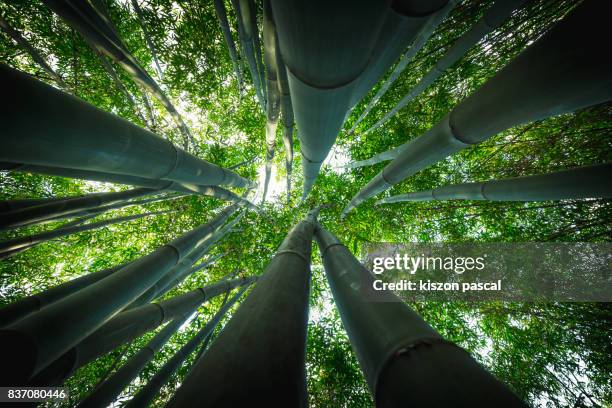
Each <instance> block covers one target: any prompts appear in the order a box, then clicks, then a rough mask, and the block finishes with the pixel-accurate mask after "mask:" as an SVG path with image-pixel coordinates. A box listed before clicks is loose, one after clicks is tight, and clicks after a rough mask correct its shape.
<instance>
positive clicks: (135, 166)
mask: <svg viewBox="0 0 612 408" xmlns="http://www.w3.org/2000/svg"><path fill="white" fill-rule="evenodd" d="M0 85H1V86H2V87H3V88H4V89H17V90H18V91H17V92H15V93H14V96H13V98H11V100H10V101H7V100H5V101H3V102H2V103H1V105H0V107H1V108H2V109H1V114H0V115H1V117H2V121H3V125H4V128H3V140H2V149H1V150H0V160H1V161H5V162H11V163H21V164H26V165H28V164H31V165H39V166H49V167H64V168H69V169H75V170H89V171H100V172H108V173H114V174H119V175H127V176H136V177H143V178H149V179H156V180H167V181H177V182H182V183H186V184H195V185H230V186H235V187H250V186H252V183H251V182H250V181H248V180H246V179H244V178H242V177H240V176H239V175H237V174H236V173H234V172H232V171H229V170H226V169H223V168H221V167H219V166H216V165H214V164H212V163H208V162H206V161H204V160H201V159H198V158H196V157H194V156H192V155H190V154H188V153H186V152H185V151H184V150H182V149H180V148H177V147H175V146H174V145H172V143H170V142H168V141H166V140H164V139H161V138H160V137H157V136H156V135H154V134H153V133H151V132H149V131H147V130H145V129H142V128H139V127H137V126H135V125H133V124H131V123H129V122H127V121H125V120H123V119H120V118H118V117H116V116H114V115H112V114H109V113H106V112H103V111H101V110H99V109H97V108H95V107H93V106H91V105H89V104H87V103H85V102H83V101H82V100H80V99H77V98H75V97H72V96H70V95H67V94H65V93H63V92H61V91H58V90H56V89H53V88H52V87H50V86H48V85H45V84H43V83H41V82H39V81H36V80H35V79H33V78H32V77H30V76H29V75H26V74H23V73H21V72H19V71H17V70H14V69H12V68H9V67H7V66H6V65H4V64H0ZM31 115H36V117H37V120H35V121H32V120H29V119H28V118H30V117H31ZM49 151H53V152H54V154H53V155H49V154H48V152H49ZM152 162H154V163H156V166H151V165H150V164H151V163H152Z"/></svg>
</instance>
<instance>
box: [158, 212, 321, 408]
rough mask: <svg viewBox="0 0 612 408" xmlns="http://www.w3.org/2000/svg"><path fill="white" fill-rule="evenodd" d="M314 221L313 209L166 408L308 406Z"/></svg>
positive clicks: (277, 254)
mask: <svg viewBox="0 0 612 408" xmlns="http://www.w3.org/2000/svg"><path fill="white" fill-rule="evenodd" d="M314 227H315V220H314V214H311V215H310V216H309V217H308V218H307V219H306V220H304V221H302V222H300V223H298V224H297V225H296V226H295V227H294V228H293V229H292V230H291V232H289V234H288V235H287V237H286V238H285V240H284V241H283V243H282V244H281V246H280V247H279V249H278V251H277V252H276V255H275V257H274V258H273V259H272V260H271V261H270V263H269V264H268V266H267V267H266V270H265V271H264V273H263V275H262V276H261V278H260V279H259V281H258V283H257V286H255V288H254V289H253V291H251V293H250V294H249V296H248V297H247V298H246V299H245V300H244V301H243V302H242V304H241V305H240V307H239V308H238V310H237V311H236V313H234V315H233V316H232V318H231V319H230V321H229V322H228V323H227V324H226V325H225V328H224V329H223V331H222V332H221V333H220V334H219V336H218V337H217V339H216V340H215V342H214V343H213V344H212V345H211V346H210V348H209V350H208V351H207V352H206V353H204V354H203V355H202V357H201V358H200V359H199V360H198V361H197V362H196V364H195V365H194V366H193V368H192V369H191V371H190V372H189V374H188V375H187V377H186V378H185V379H184V380H183V383H182V385H181V387H180V388H179V389H178V391H177V392H176V394H175V395H174V396H173V398H172V399H171V400H170V402H169V403H168V405H167V406H168V407H169V408H173V407H183V406H186V405H190V406H214V407H240V406H246V405H256V406H279V407H280V406H283V407H305V406H306V404H307V402H306V378H305V362H304V360H305V347H306V326H307V321H308V296H309V287H310V255H311V241H312V234H313V230H314ZM204 378H206V380H205V381H204V380H203V379H204ZM228 378H231V379H232V381H231V382H228V381H227V379H228ZM279 390H280V391H279Z"/></svg>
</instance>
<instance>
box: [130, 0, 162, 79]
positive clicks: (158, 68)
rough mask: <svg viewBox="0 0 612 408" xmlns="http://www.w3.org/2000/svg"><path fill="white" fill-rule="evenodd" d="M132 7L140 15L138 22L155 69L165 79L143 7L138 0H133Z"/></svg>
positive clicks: (159, 76) (160, 77)
mask: <svg viewBox="0 0 612 408" xmlns="http://www.w3.org/2000/svg"><path fill="white" fill-rule="evenodd" d="M131 3H132V8H133V9H134V11H135V12H136V15H137V16H138V22H139V23H140V28H141V29H142V34H143V35H144V38H145V41H146V43H147V46H148V47H149V51H151V56H152V57H153V63H154V64H155V70H156V71H157V76H158V78H159V79H160V80H162V79H164V71H162V69H161V65H160V64H159V58H157V51H156V50H155V45H154V44H153V41H152V40H151V36H150V35H149V31H148V30H147V25H146V24H145V21H144V16H143V14H142V9H141V8H140V5H138V0H131Z"/></svg>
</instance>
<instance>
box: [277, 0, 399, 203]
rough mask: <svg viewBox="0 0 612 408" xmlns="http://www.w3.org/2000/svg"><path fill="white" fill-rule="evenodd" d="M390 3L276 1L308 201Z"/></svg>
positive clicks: (371, 51) (303, 191)
mask: <svg viewBox="0 0 612 408" xmlns="http://www.w3.org/2000/svg"><path fill="white" fill-rule="evenodd" d="M389 5H390V1H375V2H359V3H355V2H350V1H341V2H328V1H323V0H317V1H314V2H312V1H311V2H302V1H298V0H291V1H289V0H286V1H276V0H273V1H272V8H273V13H274V17H275V21H276V28H277V31H278V40H279V46H280V52H281V54H282V58H283V61H284V63H285V66H286V67H287V76H288V80H289V88H290V89H291V98H292V103H293V110H294V113H295V120H296V122H297V127H298V129H299V133H298V137H299V138H300V147H301V155H302V167H303V173H304V185H303V189H302V198H303V199H305V198H306V196H307V195H308V193H309V192H310V190H311V189H312V187H313V186H314V183H315V181H316V178H317V175H318V174H319V171H320V168H321V165H322V163H323V161H324V160H325V157H326V156H327V154H328V153H329V151H330V149H331V146H332V145H333V144H334V141H335V139H336V136H337V134H338V131H339V130H340V128H341V127H342V123H343V121H344V117H345V114H346V112H347V110H348V108H349V105H350V102H351V97H352V94H353V91H354V89H355V87H356V85H357V83H358V82H359V79H360V75H361V74H362V73H363V71H364V70H365V69H366V68H367V66H368V62H369V61H370V59H371V56H372V54H373V53H374V50H375V46H376V40H377V37H378V34H379V31H380V29H381V27H382V25H383V23H384V21H385V17H386V14H387V12H388V10H389ZM321 10H325V12H323V13H321ZM347 13H350V17H351V18H350V19H347V18H346V16H347ZM339 21H342V22H343V23H342V24H338V22H339ZM313 32H314V33H316V35H313ZM313 61H316V63H313Z"/></svg>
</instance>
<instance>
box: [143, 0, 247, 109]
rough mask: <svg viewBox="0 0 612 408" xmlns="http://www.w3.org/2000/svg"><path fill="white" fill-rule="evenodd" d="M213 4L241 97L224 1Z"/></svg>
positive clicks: (234, 51)
mask: <svg viewBox="0 0 612 408" xmlns="http://www.w3.org/2000/svg"><path fill="white" fill-rule="evenodd" d="M132 1H136V0H132ZM214 4H215V12H216V13H217V19H219V25H220V26H221V31H222V32H223V38H224V39H225V44H226V45H227V49H228V51H229V55H230V58H231V59H232V66H233V67H234V73H235V74H236V81H237V82H238V93H239V94H240V97H241V98H242V73H241V72H240V64H239V63H238V52H237V51H236V44H234V39H233V38H232V33H231V32H230V26H229V22H228V21H227V10H226V9H225V3H224V1H223V0H214Z"/></svg>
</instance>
